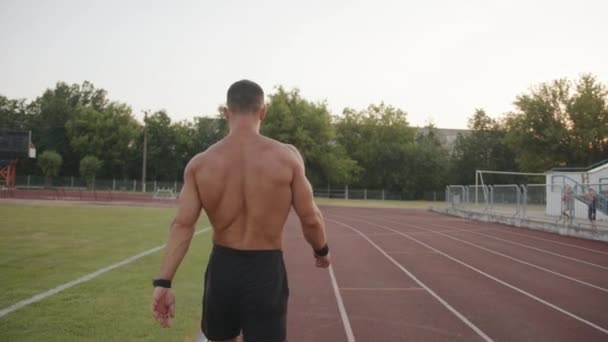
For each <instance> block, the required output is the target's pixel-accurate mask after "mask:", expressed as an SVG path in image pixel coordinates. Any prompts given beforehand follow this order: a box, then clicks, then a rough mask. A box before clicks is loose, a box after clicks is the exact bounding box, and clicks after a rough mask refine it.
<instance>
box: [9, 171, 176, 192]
mask: <svg viewBox="0 0 608 342" xmlns="http://www.w3.org/2000/svg"><path fill="white" fill-rule="evenodd" d="M182 185H183V184H182V182H178V181H174V182H163V181H146V184H145V190H146V191H145V192H147V193H156V192H157V191H158V190H161V189H170V190H173V191H174V192H175V193H179V192H180V191H181V189H182ZM15 186H16V188H18V189H45V188H47V189H48V188H70V189H79V190H91V191H93V190H95V191H122V192H144V191H143V183H142V182H141V180H137V179H96V180H94V181H92V182H87V181H85V180H84V179H82V178H79V177H56V178H53V179H52V180H47V179H45V178H44V177H42V176H29V175H27V176H17V177H16V179H15Z"/></svg>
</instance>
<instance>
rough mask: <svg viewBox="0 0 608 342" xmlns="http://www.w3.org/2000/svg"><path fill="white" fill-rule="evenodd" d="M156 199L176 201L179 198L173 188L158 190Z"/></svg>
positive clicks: (155, 195) (155, 194)
mask: <svg viewBox="0 0 608 342" xmlns="http://www.w3.org/2000/svg"><path fill="white" fill-rule="evenodd" d="M153 198H154V199H170V200H174V199H176V198H177V195H176V194H175V191H173V188H158V189H157V190H156V192H155V193H154V197H153Z"/></svg>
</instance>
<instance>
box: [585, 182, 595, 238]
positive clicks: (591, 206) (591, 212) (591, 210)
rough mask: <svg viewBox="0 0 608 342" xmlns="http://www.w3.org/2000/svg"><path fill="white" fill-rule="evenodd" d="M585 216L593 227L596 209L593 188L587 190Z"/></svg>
mask: <svg viewBox="0 0 608 342" xmlns="http://www.w3.org/2000/svg"><path fill="white" fill-rule="evenodd" d="M586 197H587V203H588V204H587V206H588V211H587V218H589V222H591V227H593V228H595V218H596V210H597V193H596V192H595V190H594V189H592V188H589V190H588V191H587V196H586Z"/></svg>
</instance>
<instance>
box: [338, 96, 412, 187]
mask: <svg viewBox="0 0 608 342" xmlns="http://www.w3.org/2000/svg"><path fill="white" fill-rule="evenodd" d="M406 116H407V115H406V113H405V112H403V111H401V110H400V109H396V108H394V107H391V106H387V105H385V104H384V103H381V104H380V105H370V106H369V107H368V108H367V109H364V110H361V111H355V110H352V109H346V110H344V114H343V117H342V118H341V119H339V120H338V122H337V123H336V129H337V142H338V143H339V144H340V145H342V146H344V148H345V149H346V152H347V154H348V155H349V156H351V157H352V158H353V159H354V160H355V161H357V163H358V164H359V165H360V166H361V168H362V172H361V177H360V181H359V182H355V185H356V186H359V187H365V188H372V189H374V188H375V189H393V190H400V191H404V192H408V191H410V190H412V183H413V182H414V180H412V179H411V178H410V177H409V176H410V171H411V170H412V169H413V168H414V164H413V156H414V154H415V146H414V145H415V141H414V137H415V130H414V129H413V128H412V127H410V126H409V124H408V122H407V119H406Z"/></svg>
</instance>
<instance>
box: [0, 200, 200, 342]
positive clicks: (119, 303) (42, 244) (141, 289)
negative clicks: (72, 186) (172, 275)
mask: <svg viewBox="0 0 608 342" xmlns="http://www.w3.org/2000/svg"><path fill="white" fill-rule="evenodd" d="M173 212H174V210H173V209H168V208H149V207H115V206H92V205H89V206H79V205H62V206H49V205H47V204H45V205H25V204H0V217H1V218H2V219H1V221H0V272H1V274H2V276H1V277H0V288H1V289H2V291H1V292H0V309H4V308H6V307H8V306H10V305H12V304H14V303H16V302H18V301H20V300H23V299H26V298H29V297H31V296H33V295H35V294H38V293H40V292H43V291H45V290H48V289H51V288H54V287H56V286H59V285H61V284H64V283H66V282H69V281H71V280H75V279H77V278H79V277H81V276H83V275H86V274H88V273H91V272H94V271H96V270H98V269H101V268H103V267H106V266H109V265H111V264H114V263H116V262H119V261H121V260H123V259H125V258H128V257H130V256H133V255H136V254H138V253H141V252H143V251H145V250H148V249H150V248H153V247H155V246H158V245H161V244H163V243H164V242H165V238H166V234H167V227H168V225H169V222H170V221H171V219H172V215H173ZM205 225H206V221H204V220H202V222H201V223H200V224H199V227H198V229H201V228H203V227H204V226H205ZM209 236H210V235H209V234H208V233H204V234H201V235H199V236H197V237H195V238H194V240H193V243H192V246H191V248H190V251H189V253H188V255H187V256H186V259H185V260H184V263H182V266H181V267H180V270H179V272H178V274H177V277H176V279H175V286H174V288H175V291H176V296H177V305H176V306H177V312H176V320H175V321H174V326H173V327H172V328H170V329H161V328H160V327H159V326H158V325H157V323H156V322H155V321H154V320H153V319H152V316H151V313H150V299H151V293H152V287H151V279H152V277H154V276H155V275H156V274H157V273H158V268H159V265H160V257H161V252H160V251H159V252H156V253H154V254H151V255H148V256H146V257H143V258H141V259H139V260H136V261H134V262H133V263H130V264H128V265H125V266H123V267H121V268H118V269H114V270H112V271H109V272H108V273H105V274H102V275H101V276H99V277H97V278H95V279H92V280H91V281H89V282H86V283H83V284H80V285H76V286H74V287H72V288H69V289H67V290H65V291H63V292H60V293H58V294H55V295H53V296H51V297H49V298H46V299H44V300H42V301H40V302H37V303H34V304H32V305H29V306H27V307H24V308H22V309H20V310H18V311H15V312H12V313H10V314H8V315H6V316H4V317H1V318H0V341H191V340H192V337H193V336H195V335H196V334H197V333H198V330H199V328H198V325H199V320H200V309H201V296H202V292H201V289H202V282H203V281H202V279H203V271H204V265H206V262H207V256H208V253H209V247H210V245H211V244H210V239H209Z"/></svg>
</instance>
